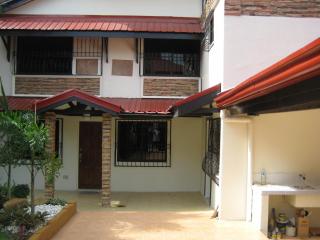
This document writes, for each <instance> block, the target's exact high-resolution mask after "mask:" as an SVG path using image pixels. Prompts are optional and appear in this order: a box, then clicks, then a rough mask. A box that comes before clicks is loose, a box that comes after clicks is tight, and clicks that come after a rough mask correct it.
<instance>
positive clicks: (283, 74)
mask: <svg viewBox="0 0 320 240" xmlns="http://www.w3.org/2000/svg"><path fill="white" fill-rule="evenodd" d="M316 76H320V38H318V39H316V40H314V41H313V42H311V43H309V44H308V45H306V46H304V47H303V48H301V49H299V50H298V51H296V52H294V53H292V54H291V55H289V56H287V57H286V58H284V59H282V60H281V61H279V62H277V63H275V64H273V65H272V66H270V67H268V68H266V69H265V70H263V71H261V72H259V73H258V74H256V75H254V76H252V77H250V78H248V79H247V80H245V81H244V82H242V83H240V84H239V85H237V86H236V87H234V88H233V89H230V90H228V91H225V92H223V93H222V94H220V95H219V96H218V97H216V98H215V101H216V103H217V105H218V107H219V108H226V107H229V106H232V105H235V104H238V103H241V102H245V101H248V100H252V99H255V98H258V97H261V96H264V95H267V94H270V93H272V92H275V91H278V90H280V89H283V88H285V87H288V86H291V85H294V84H297V83H299V82H301V81H305V80H308V79H311V78H312V77H316Z"/></svg>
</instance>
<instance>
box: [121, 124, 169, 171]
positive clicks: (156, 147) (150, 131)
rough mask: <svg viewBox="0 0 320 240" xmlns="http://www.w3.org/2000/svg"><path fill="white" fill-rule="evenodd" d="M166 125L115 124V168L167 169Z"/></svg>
mask: <svg viewBox="0 0 320 240" xmlns="http://www.w3.org/2000/svg"><path fill="white" fill-rule="evenodd" d="M169 125H170V122H169V121H165V120H163V121H161V120H152V121H151V120H117V129H116V162H115V165H116V166H126V167H128V166H129V167H169V166H170V129H169Z"/></svg>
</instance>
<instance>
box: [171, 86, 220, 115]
mask: <svg viewBox="0 0 320 240" xmlns="http://www.w3.org/2000/svg"><path fill="white" fill-rule="evenodd" d="M220 89H221V84H217V85H215V86H213V87H210V88H208V89H206V90H203V91H202V92H199V93H196V94H194V95H191V96H189V97H187V98H185V99H182V100H180V101H177V102H176V103H175V104H173V105H172V106H171V109H170V110H173V111H174V112H175V116H203V115H211V114H212V113H213V112H215V111H216V110H217V109H216V108H214V107H212V106H209V108H203V107H205V106H206V105H211V104H212V103H213V102H214V101H213V99H214V98H215V97H216V96H217V95H218V94H219V93H220Z"/></svg>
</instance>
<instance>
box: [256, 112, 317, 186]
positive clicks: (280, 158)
mask: <svg viewBox="0 0 320 240" xmlns="http://www.w3.org/2000/svg"><path fill="white" fill-rule="evenodd" d="M319 122H320V109H315V110H308V111H297V112H288V113H276V114H265V115H260V116H258V117H255V118H254V120H253V129H254V143H253V146H254V162H253V172H254V180H255V181H256V182H258V183H259V182H260V173H261V170H262V169H265V170H266V172H267V182H268V183H272V184H286V185H302V181H300V180H299V177H298V175H299V173H304V174H306V177H307V181H308V182H309V183H310V184H311V185H314V186H319V187H320V175H319V169H320V161H319V156H320V148H319V136H320V125H319Z"/></svg>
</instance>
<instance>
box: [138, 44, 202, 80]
mask: <svg viewBox="0 0 320 240" xmlns="http://www.w3.org/2000/svg"><path fill="white" fill-rule="evenodd" d="M144 75H149V76H151V75H153V76H190V77H198V76H199V75H200V41H195V40H172V39H169V40H168V39H145V40H144Z"/></svg>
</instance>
